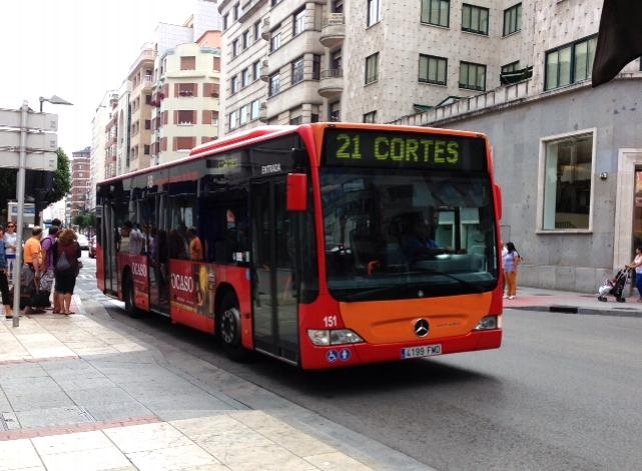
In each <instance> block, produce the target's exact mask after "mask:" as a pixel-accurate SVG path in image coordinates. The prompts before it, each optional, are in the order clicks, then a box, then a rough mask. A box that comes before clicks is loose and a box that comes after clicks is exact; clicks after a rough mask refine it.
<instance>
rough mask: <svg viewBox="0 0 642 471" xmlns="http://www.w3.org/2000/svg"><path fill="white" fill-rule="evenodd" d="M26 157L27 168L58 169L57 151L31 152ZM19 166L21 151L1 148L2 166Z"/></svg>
mask: <svg viewBox="0 0 642 471" xmlns="http://www.w3.org/2000/svg"><path fill="white" fill-rule="evenodd" d="M25 157H26V158H25V169H27V170H47V171H48V172H55V171H56V170H57V169H58V154H56V153H55V152H38V153H35V152H29V153H27V155H26V156H25ZM19 166H20V152H12V151H10V150H2V149H0V168H18V167H19Z"/></svg>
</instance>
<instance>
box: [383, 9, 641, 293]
mask: <svg viewBox="0 0 642 471" xmlns="http://www.w3.org/2000/svg"><path fill="white" fill-rule="evenodd" d="M442 3H443V2H442ZM450 3H451V7H452V6H454V5H453V4H454V2H450ZM515 5H519V10H513V11H515V12H516V13H518V14H519V15H521V19H520V17H519V16H518V17H517V18H515V20H513V16H512V14H511V13H510V11H511V10H512V9H514V8H515ZM496 6H497V7H498V8H495V9H493V8H491V9H490V11H489V24H493V23H494V22H495V23H497V22H498V21H499V24H497V26H496V28H495V29H496V32H495V33H494V35H495V36H498V38H497V39H498V41H499V42H500V43H502V42H504V41H506V43H507V44H508V43H509V42H510V47H503V46H501V47H498V48H496V51H497V52H498V57H497V59H499V62H500V63H502V64H506V65H505V68H502V69H500V74H501V73H502V71H504V70H505V71H506V74H505V75H506V76H507V77H508V78H509V81H508V82H506V83H505V85H503V86H500V87H492V88H491V87H486V88H485V89H484V90H483V93H480V94H478V95H475V96H472V97H468V98H460V99H457V100H452V101H451V102H449V103H445V104H443V105H442V106H439V107H436V108H432V109H428V110H426V111H423V112H421V113H416V114H413V115H409V116H403V117H400V118H398V119H396V120H393V121H392V122H394V123H396V124H410V125H421V126H437V127H451V128H459V129H472V130H476V131H481V132H485V133H487V134H488V135H489V137H490V139H491V142H492V143H493V150H494V161H495V169H496V176H497V179H498V181H499V183H500V185H501V187H502V190H503V195H504V205H503V220H502V233H503V238H504V241H508V240H512V241H513V242H515V243H516V244H517V247H518V250H520V252H521V253H522V255H524V256H525V257H526V263H525V264H524V265H523V267H522V269H521V271H520V274H519V278H520V280H521V281H520V282H521V283H523V284H525V285H528V286H539V287H544V288H558V289H568V290H571V291H584V292H587V293H594V292H595V290H596V286H598V285H599V284H600V283H601V282H602V280H603V279H604V278H607V277H609V276H611V274H612V272H613V270H615V269H617V268H621V267H622V266H623V265H624V264H626V263H629V262H630V261H631V260H632V259H633V255H634V247H638V246H641V245H642V197H641V196H640V195H642V120H640V116H639V107H640V100H641V99H642V95H641V91H640V90H642V87H641V85H642V73H641V72H640V71H641V68H642V65H641V64H640V60H635V61H633V62H631V63H630V64H628V65H627V66H626V67H625V68H624V69H623V71H622V73H621V74H620V75H619V76H618V77H617V78H616V79H615V80H613V81H611V82H609V83H607V84H604V85H601V86H599V87H597V88H595V89H593V88H591V83H590V77H591V71H592V67H593V58H594V54H595V47H596V43H597V33H598V28H599V21H600V15H601V7H602V2H601V1H599V0H577V1H554V2H548V1H535V2H530V3H526V2H525V3H524V4H523V9H522V4H521V3H518V4H517V3H516V4H512V3H508V2H500V3H499V4H498V5H496ZM450 17H451V27H452V28H453V29H458V28H459V25H458V24H457V23H454V18H455V15H454V12H453V13H451V16H450ZM493 17H497V19H496V20H493ZM513 25H514V26H513ZM506 32H509V35H508V36H505V33H506ZM482 40H484V39H480V41H482ZM497 59H496V60H497ZM511 61H519V65H518V66H516V67H515V73H513V74H511V73H510V72H509V71H508V70H507V69H508V68H509V67H508V66H509V65H510V64H511V63H512V62H511ZM479 62H480V63H481V62H482V61H479ZM524 66H527V67H526V69H525V68H524ZM510 80H513V81H515V83H510Z"/></svg>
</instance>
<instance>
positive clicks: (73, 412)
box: [0, 405, 94, 456]
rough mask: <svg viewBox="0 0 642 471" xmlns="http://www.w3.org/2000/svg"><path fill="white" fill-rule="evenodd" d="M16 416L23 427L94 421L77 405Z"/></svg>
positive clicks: (28, 411) (36, 410)
mask: <svg viewBox="0 0 642 471" xmlns="http://www.w3.org/2000/svg"><path fill="white" fill-rule="evenodd" d="M16 417H17V418H18V421H19V422H20V425H21V426H22V428H36V427H55V426H60V425H72V424H80V423H89V422H94V420H93V419H92V418H91V417H90V416H88V415H87V413H86V412H85V411H84V410H82V409H81V408H79V407H77V406H75V405H73V406H68V407H52V408H48V409H32V410H27V411H22V412H16ZM0 456H2V455H0Z"/></svg>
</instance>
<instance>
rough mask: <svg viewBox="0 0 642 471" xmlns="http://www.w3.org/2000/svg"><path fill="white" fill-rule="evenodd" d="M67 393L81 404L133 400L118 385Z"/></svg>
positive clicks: (116, 402)
mask: <svg viewBox="0 0 642 471" xmlns="http://www.w3.org/2000/svg"><path fill="white" fill-rule="evenodd" d="M67 394H68V395H69V397H71V399H72V400H73V401H74V402H75V403H76V404H82V405H83V406H88V407H90V406H102V405H106V404H123V403H128V402H134V401H135V399H134V398H133V397H132V396H130V395H129V394H128V393H127V392H125V391H124V390H123V389H121V388H119V387H118V386H112V387H109V388H105V387H98V388H94V389H77V390H74V391H67Z"/></svg>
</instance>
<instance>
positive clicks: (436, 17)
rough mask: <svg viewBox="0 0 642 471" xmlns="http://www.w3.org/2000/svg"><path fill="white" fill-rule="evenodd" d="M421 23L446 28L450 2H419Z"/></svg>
mask: <svg viewBox="0 0 642 471" xmlns="http://www.w3.org/2000/svg"><path fill="white" fill-rule="evenodd" d="M421 22H422V23H428V24H429V25H436V26H444V27H446V28H448V26H449V25H450V0H421Z"/></svg>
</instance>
